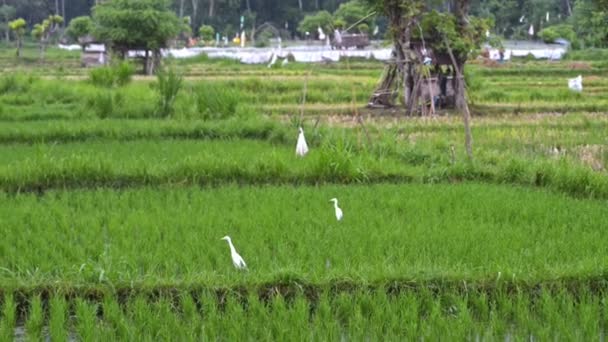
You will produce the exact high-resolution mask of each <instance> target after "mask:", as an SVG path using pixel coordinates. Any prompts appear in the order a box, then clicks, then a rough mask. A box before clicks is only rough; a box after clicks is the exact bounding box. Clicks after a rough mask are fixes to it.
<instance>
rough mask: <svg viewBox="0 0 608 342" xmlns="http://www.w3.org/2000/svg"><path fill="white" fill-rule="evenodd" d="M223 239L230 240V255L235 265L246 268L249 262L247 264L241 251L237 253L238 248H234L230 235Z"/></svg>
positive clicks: (238, 267)
mask: <svg viewBox="0 0 608 342" xmlns="http://www.w3.org/2000/svg"><path fill="white" fill-rule="evenodd" d="M221 240H226V241H228V246H230V256H231V257H232V264H233V265H234V267H236V268H237V269H239V270H241V269H246V268H247V264H245V260H243V258H242V257H241V256H240V255H239V253H237V251H236V248H234V245H233V244H232V239H230V236H228V235H226V236H224V237H223V238H221Z"/></svg>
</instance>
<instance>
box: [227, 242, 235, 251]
mask: <svg viewBox="0 0 608 342" xmlns="http://www.w3.org/2000/svg"><path fill="white" fill-rule="evenodd" d="M228 246H229V247H230V252H231V253H236V248H234V245H233V244H232V241H231V240H228Z"/></svg>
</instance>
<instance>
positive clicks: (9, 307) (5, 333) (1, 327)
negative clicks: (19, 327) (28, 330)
mask: <svg viewBox="0 0 608 342" xmlns="http://www.w3.org/2000/svg"><path fill="white" fill-rule="evenodd" d="M16 323H17V304H16V303H15V298H14V296H13V294H12V293H5V294H4V298H3V301H2V318H1V320H0V336H1V337H2V340H4V341H10V340H13V338H14V334H15V325H16Z"/></svg>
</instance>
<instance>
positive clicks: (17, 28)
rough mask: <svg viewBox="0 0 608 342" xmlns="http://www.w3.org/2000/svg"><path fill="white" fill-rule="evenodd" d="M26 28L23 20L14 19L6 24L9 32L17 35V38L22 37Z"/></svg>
mask: <svg viewBox="0 0 608 342" xmlns="http://www.w3.org/2000/svg"><path fill="white" fill-rule="evenodd" d="M26 26H27V23H26V22H25V19H23V18H19V19H15V20H13V21H11V22H10V23H8V27H9V28H10V29H11V31H13V32H15V35H17V37H21V36H23V34H25V27H26Z"/></svg>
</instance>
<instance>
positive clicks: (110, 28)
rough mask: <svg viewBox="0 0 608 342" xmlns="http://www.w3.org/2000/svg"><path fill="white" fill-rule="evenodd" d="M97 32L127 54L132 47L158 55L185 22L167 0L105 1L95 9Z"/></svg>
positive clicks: (96, 35) (95, 29)
mask: <svg viewBox="0 0 608 342" xmlns="http://www.w3.org/2000/svg"><path fill="white" fill-rule="evenodd" d="M93 22H94V31H93V35H94V36H95V37H96V38H97V39H99V40H101V41H103V42H106V43H107V44H109V45H110V46H111V47H112V49H114V50H115V51H117V52H120V53H121V54H122V56H123V57H124V54H125V53H126V52H127V51H128V50H141V49H143V50H146V56H145V58H146V65H145V67H144V69H145V70H146V71H152V69H153V68H149V66H148V65H147V62H148V50H150V51H152V52H153V54H154V56H156V55H157V54H158V53H160V49H161V48H164V47H166V46H167V43H168V41H169V40H170V39H172V38H174V37H176V36H177V35H178V34H179V33H180V29H181V22H180V20H179V18H178V17H177V16H176V15H175V13H173V12H172V11H170V10H169V3H168V1H167V0H113V1H108V2H102V3H101V4H99V5H97V6H95V10H94V11H93Z"/></svg>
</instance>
